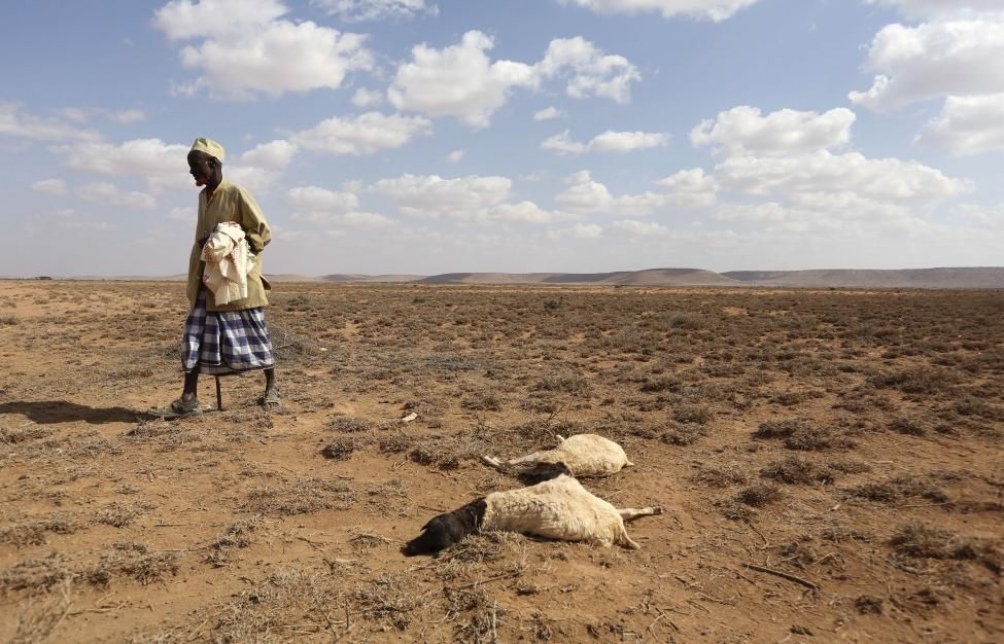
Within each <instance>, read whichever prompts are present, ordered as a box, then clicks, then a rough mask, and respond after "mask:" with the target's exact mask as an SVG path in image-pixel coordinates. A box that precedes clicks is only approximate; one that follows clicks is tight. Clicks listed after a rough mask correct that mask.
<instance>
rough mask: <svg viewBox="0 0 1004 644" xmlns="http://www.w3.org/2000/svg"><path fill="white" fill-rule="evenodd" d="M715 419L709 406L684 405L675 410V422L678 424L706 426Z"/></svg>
mask: <svg viewBox="0 0 1004 644" xmlns="http://www.w3.org/2000/svg"><path fill="white" fill-rule="evenodd" d="M714 417H715V412H714V411H712V409H711V407H709V406H708V405H699V404H682V405H677V406H676V407H674V408H673V420H675V421H676V422H678V423H693V424H698V425H706V424H707V423H709V422H711V419H713V418H714Z"/></svg>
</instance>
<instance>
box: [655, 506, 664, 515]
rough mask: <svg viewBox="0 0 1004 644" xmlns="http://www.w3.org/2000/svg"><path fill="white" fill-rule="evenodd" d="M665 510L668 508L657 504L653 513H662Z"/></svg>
mask: <svg viewBox="0 0 1004 644" xmlns="http://www.w3.org/2000/svg"><path fill="white" fill-rule="evenodd" d="M665 511H666V509H665V508H663V507H662V506H661V505H657V506H655V507H654V508H652V514H653V515H656V514H662V513H663V512H665Z"/></svg>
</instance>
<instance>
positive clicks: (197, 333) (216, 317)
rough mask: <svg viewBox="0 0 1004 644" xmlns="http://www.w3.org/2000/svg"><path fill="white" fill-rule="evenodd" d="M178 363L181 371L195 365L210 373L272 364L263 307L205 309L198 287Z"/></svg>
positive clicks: (204, 297) (202, 292)
mask: <svg viewBox="0 0 1004 644" xmlns="http://www.w3.org/2000/svg"><path fill="white" fill-rule="evenodd" d="M181 363H182V366H183V367H184V369H185V373H191V372H192V371H193V370H194V369H195V368H196V367H198V368H199V371H200V372H201V373H205V374H210V375H212V374H222V373H232V372H234V371H248V370H250V369H268V368H269V367H274V366H275V356H274V354H273V353H272V340H271V338H270V337H269V335H268V327H267V326H266V325H265V309H264V308H261V307H258V308H254V309H244V310H241V311H207V310H206V292H205V291H204V290H202V289H200V290H199V297H198V299H197V300H196V301H195V307H194V308H192V311H191V312H190V313H189V314H188V319H187V320H186V321H185V337H184V338H183V339H182V341H181Z"/></svg>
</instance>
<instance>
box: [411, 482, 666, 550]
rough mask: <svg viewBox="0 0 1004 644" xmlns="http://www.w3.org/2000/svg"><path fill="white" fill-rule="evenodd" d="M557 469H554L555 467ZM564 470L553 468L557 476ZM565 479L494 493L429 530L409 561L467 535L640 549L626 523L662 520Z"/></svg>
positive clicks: (444, 516)
mask: <svg viewBox="0 0 1004 644" xmlns="http://www.w3.org/2000/svg"><path fill="white" fill-rule="evenodd" d="M552 466H553V464H552ZM560 469H561V468H554V467H552V468H551V470H552V474H553V473H554V472H555V471H556V470H560ZM564 470H565V472H564V473H561V472H559V473H557V475H556V476H555V478H550V479H548V480H545V481H542V482H540V483H537V484H536V485H531V486H529V487H525V488H519V489H515V490H508V491H505V492H493V493H491V494H489V495H487V496H485V497H483V498H480V499H477V500H475V501H473V502H471V503H468V504H467V505H465V506H463V507H460V508H458V509H456V510H454V511H453V512H449V513H446V514H441V515H439V516H437V517H435V518H433V519H432V520H431V521H429V522H428V523H426V524H425V526H423V528H422V534H421V535H419V536H418V537H416V538H414V539H412V540H411V541H409V542H408V544H407V545H405V547H404V549H403V552H404V554H405V555H407V556H412V555H419V554H434V553H437V552H439V551H441V550H444V549H446V548H448V547H450V546H452V545H454V544H457V543H459V542H460V541H461V540H462V539H463V538H464V537H465V536H467V535H468V534H474V533H478V532H486V531H491V530H509V531H513V532H519V533H521V534H526V535H532V536H537V537H543V538H545V539H556V540H561V541H587V542H591V543H596V544H599V545H602V546H604V547H607V548H609V547H611V546H613V545H614V544H617V545H620V546H624V547H625V548H631V549H635V550H636V549H638V548H640V547H641V546H639V545H638V544H637V543H636V542H635V541H633V540H632V539H631V537H629V536H628V533H627V529H626V528H625V527H624V522H625V521H631V520H633V519H637V518H638V517H644V516H652V515H656V514H662V508H661V507H658V506H656V507H645V508H622V509H617V508H615V507H614V506H613V505H611V504H610V503H608V502H607V501H604V500H603V499H601V498H599V497H597V496H595V495H593V494H592V493H591V492H589V491H588V490H586V489H585V488H584V487H582V484H581V483H579V482H578V481H577V480H576V479H574V478H572V477H571V476H568V474H567V468H564Z"/></svg>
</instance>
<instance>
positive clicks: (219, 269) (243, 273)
mask: <svg viewBox="0 0 1004 644" xmlns="http://www.w3.org/2000/svg"><path fill="white" fill-rule="evenodd" d="M254 259H255V257H254V255H253V254H252V253H251V251H250V249H249V248H248V242H247V239H245V238H244V230H243V229H242V228H241V227H240V225H239V224H236V223H234V222H232V221H225V222H223V223H220V224H217V226H216V229H215V230H213V234H212V235H210V236H209V239H208V240H207V241H206V244H205V246H203V247H202V261H204V262H205V263H206V270H205V271H203V273H202V283H203V284H205V285H206V288H208V289H209V290H210V291H212V292H213V296H214V297H215V299H216V304H218V305H219V304H229V303H230V302H233V301H235V300H241V299H244V298H245V297H247V296H248V280H247V277H248V274H249V273H250V272H251V269H252V268H253V267H254Z"/></svg>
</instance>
